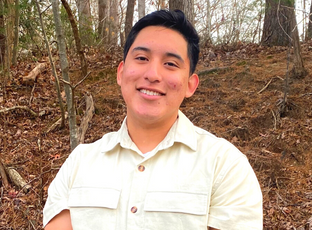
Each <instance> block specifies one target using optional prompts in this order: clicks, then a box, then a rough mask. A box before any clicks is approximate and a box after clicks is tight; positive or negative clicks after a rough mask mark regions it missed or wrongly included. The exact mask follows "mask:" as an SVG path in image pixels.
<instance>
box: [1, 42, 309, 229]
mask: <svg viewBox="0 0 312 230" xmlns="http://www.w3.org/2000/svg"><path fill="white" fill-rule="evenodd" d="M302 52H303V58H304V61H305V65H306V68H307V69H308V71H310V74H309V75H308V76H306V77H305V78H303V79H295V78H291V79H290V84H289V95H288V97H287V103H286V110H285V111H284V112H283V113H282V114H281V113H280V108H281V101H282V99H283V91H284V88H285V83H284V79H285V77H286V71H287V61H288V59H289V58H288V55H287V49H285V48H279V47H273V48H263V47H259V46H256V45H241V46H240V47H238V48H237V49H235V50H234V49H233V50H231V48H230V47H227V48H225V47H222V48H218V49H214V50H213V49H210V50H209V48H206V49H204V50H203V51H202V53H201V57H200V63H199V66H198V71H203V70H207V69H212V68H219V69H216V70H215V71H213V72H210V73H206V74H202V75H201V76H200V78H201V84H200V86H199V88H198V90H197V92H196V93H195V95H194V96H193V97H191V98H190V99H188V100H186V101H185V102H183V104H182V107H181V110H182V111H183V112H184V113H186V114H187V116H188V117H189V118H190V120H191V121H193V123H194V124H196V125H198V126H200V127H202V128H204V129H207V130H209V131H210V132H212V133H213V134H216V135H217V136H220V137H224V138H226V139H228V140H229V141H231V142H232V143H234V144H235V145H236V146H237V147H238V148H239V149H241V150H242V152H244V153H245V154H246V155H247V156H248V158H249V160H250V162H251V164H252V166H253V168H254V170H255V172H256V174H257V176H258V179H259V181H260V184H261V188H262V192H263V198H264V203H263V206H264V211H263V216H264V229H308V227H309V222H311V226H312V167H311V166H312V147H311V143H312V103H311V99H312V75H311V73H312V63H310V62H309V60H310V57H311V52H312V45H311V44H304V45H303V46H302ZM77 60H78V59H77V58H71V65H72V66H71V69H72V70H73V71H72V72H71V75H72V78H73V79H74V80H73V81H74V82H75V83H76V82H78V81H79V77H78V76H79V74H78V72H77V69H78V67H77V66H78V65H77V64H76V63H78V61H77ZM88 60H89V62H90V67H89V70H90V71H92V73H91V75H90V76H89V77H88V78H87V80H86V81H85V82H83V84H82V85H81V86H79V87H78V89H77V92H76V94H75V95H76V102H77V106H78V109H77V111H78V118H77V121H78V123H79V121H80V117H81V116H82V115H83V110H84V106H85V105H84V98H83V95H84V94H85V93H86V92H91V94H92V95H93V98H94V101H95V107H96V112H95V115H94V117H93V119H92V122H91V123H90V125H89V129H88V131H87V134H86V138H85V142H93V141H95V140H97V139H99V138H100V137H101V136H102V135H103V134H105V133H107V132H110V131H114V130H118V128H119V126H120V124H121V122H122V120H123V118H124V116H125V104H124V102H123V100H122V97H121V94H120V90H119V87H118V86H117V84H116V81H115V69H116V67H117V65H118V63H119V61H120V60H121V51H120V50H117V51H114V55H112V54H105V55H104V54H97V53H96V52H93V53H92V52H90V53H89V54H88ZM290 60H292V58H291V57H290ZM33 67H34V65H33V64H26V63H20V65H19V66H18V67H17V68H15V69H12V75H13V80H12V81H11V82H10V84H9V85H8V86H7V93H8V95H7V96H8V98H7V100H6V102H4V101H3V95H0V102H1V107H0V110H1V109H2V108H8V107H12V106H16V105H27V106H29V107H30V108H31V109H33V110H34V111H35V112H37V113H39V112H41V116H40V117H32V116H31V114H30V113H28V112H27V111H24V110H14V111H11V112H9V113H0V133H1V134H0V135H1V139H0V159H1V161H2V163H3V164H5V165H6V166H9V167H13V168H14V169H16V170H17V171H18V172H19V173H20V174H21V175H22V176H23V177H24V178H25V180H26V181H27V182H28V184H29V185H31V186H32V188H31V189H30V191H29V192H28V193H26V194H25V191H23V190H22V189H20V188H16V187H15V186H13V185H12V184H11V186H10V188H4V187H3V185H2V184H0V186H1V187H0V189H1V203H0V205H1V206H0V229H1V230H2V229H42V209H43V206H44V203H45V200H46V197H47V188H48V185H49V184H50V182H51V181H52V179H53V178H54V176H55V174H56V173H57V171H58V169H59V168H60V166H61V165H62V163H63V162H64V160H65V159H66V157H67V156H68V154H69V152H70V147H69V132H68V127H67V128H66V129H63V130H59V129H57V130H54V131H52V132H49V133H46V131H47V130H48V128H49V127H50V126H51V125H52V124H53V123H54V122H55V121H56V120H57V119H58V118H59V117H60V112H59V107H58V101H57V98H56V90H55V88H54V81H53V77H52V74H51V72H50V70H48V71H47V72H45V73H42V74H41V76H40V77H39V79H38V81H37V83H36V84H35V86H33V85H30V86H27V85H23V84H21V83H20V81H19V79H20V78H21V77H22V76H25V75H27V73H28V72H29V71H30V70H31V69H32V68H33ZM224 67H226V68H224ZM290 68H291V65H290ZM75 69H76V70H75ZM0 182H2V181H0Z"/></svg>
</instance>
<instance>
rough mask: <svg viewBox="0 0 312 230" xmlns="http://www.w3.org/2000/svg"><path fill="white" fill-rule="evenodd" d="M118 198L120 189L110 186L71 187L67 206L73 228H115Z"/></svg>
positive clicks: (83, 229) (82, 229)
mask: <svg viewBox="0 0 312 230" xmlns="http://www.w3.org/2000/svg"><path fill="white" fill-rule="evenodd" d="M119 198H120V191H119V190H116V189H112V188H88V187H79V188H72V190H71V191H70V194H69V199H68V206H69V207H70V215H71V220H72V225H73V229H75V230H76V229H77V230H80V229H81V230H86V229H103V227H104V226H105V228H107V229H115V228H116V217H117V215H116V212H117V207H118V203H119ZM86 219H92V221H84V220H86ZM85 223H88V225H85Z"/></svg>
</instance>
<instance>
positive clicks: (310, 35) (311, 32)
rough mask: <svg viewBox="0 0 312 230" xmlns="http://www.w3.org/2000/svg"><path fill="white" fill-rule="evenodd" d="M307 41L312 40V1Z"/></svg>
mask: <svg viewBox="0 0 312 230" xmlns="http://www.w3.org/2000/svg"><path fill="white" fill-rule="evenodd" d="M306 39H312V1H311V6H310V14H309V24H308V30H307V35H306Z"/></svg>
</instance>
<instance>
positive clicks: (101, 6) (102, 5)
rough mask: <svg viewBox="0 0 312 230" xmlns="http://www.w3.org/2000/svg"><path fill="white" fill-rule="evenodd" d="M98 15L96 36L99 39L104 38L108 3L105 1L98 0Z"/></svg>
mask: <svg viewBox="0 0 312 230" xmlns="http://www.w3.org/2000/svg"><path fill="white" fill-rule="evenodd" d="M98 14H99V23H98V24H99V25H98V34H99V38H101V39H102V38H104V37H105V35H106V34H105V29H106V26H107V25H106V24H107V23H106V21H107V18H108V15H109V14H108V2H107V0H98Z"/></svg>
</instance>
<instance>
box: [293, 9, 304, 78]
mask: <svg viewBox="0 0 312 230" xmlns="http://www.w3.org/2000/svg"><path fill="white" fill-rule="evenodd" d="M292 13H293V17H292V25H291V28H293V29H292V34H291V35H292V36H291V38H292V45H293V47H294V66H293V69H292V74H293V77H296V78H303V77H305V76H306V75H307V73H308V72H307V70H306V69H305V68H304V63H303V60H302V55H301V47H300V40H299V33H298V27H297V21H296V15H295V11H294V10H293V11H292Z"/></svg>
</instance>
